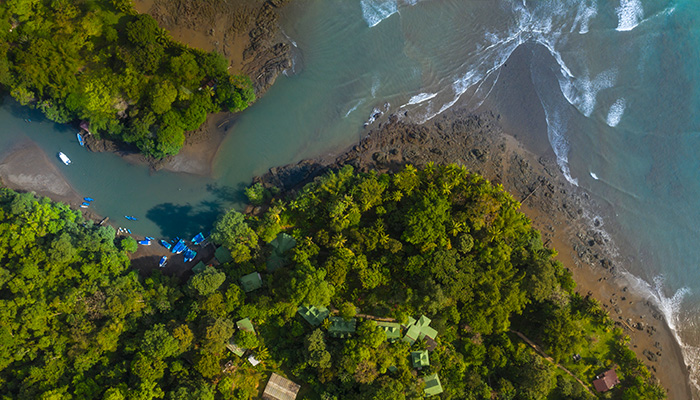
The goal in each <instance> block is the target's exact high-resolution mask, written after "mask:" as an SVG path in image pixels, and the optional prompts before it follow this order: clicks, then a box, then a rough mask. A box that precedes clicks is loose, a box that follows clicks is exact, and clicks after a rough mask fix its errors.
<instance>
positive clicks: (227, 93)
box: [0, 0, 255, 158]
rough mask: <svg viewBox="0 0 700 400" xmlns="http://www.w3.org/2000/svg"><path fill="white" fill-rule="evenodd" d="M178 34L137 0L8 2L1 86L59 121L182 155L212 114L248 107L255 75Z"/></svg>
mask: <svg viewBox="0 0 700 400" xmlns="http://www.w3.org/2000/svg"><path fill="white" fill-rule="evenodd" d="M227 68H228V61H227V60H226V59H225V58H224V57H223V56H222V55H221V54H218V53H215V52H211V53H208V52H204V51H201V50H197V49H193V48H190V47H187V46H185V45H183V44H181V43H178V42H176V41H174V40H173V39H172V38H171V37H170V36H169V35H168V33H167V32H166V31H165V30H163V29H161V28H159V27H158V24H157V23H156V21H155V20H154V19H153V18H152V17H151V16H149V15H145V14H137V13H136V11H135V10H134V8H133V2H132V1H131V0H109V1H108V0H105V1H94V0H7V1H3V2H0V87H2V88H4V89H5V90H6V91H8V92H9V93H10V94H11V95H12V97H14V98H15V99H16V100H17V101H18V102H19V103H20V104H22V105H25V106H30V107H34V108H37V109H39V110H41V111H42V112H43V113H44V115H46V117H47V118H49V119H51V120H52V121H56V122H59V123H68V122H72V121H87V122H88V123H89V129H90V131H91V132H92V133H93V134H95V135H96V136H97V137H98V138H107V139H113V140H117V141H121V142H126V143H130V144H133V145H134V146H136V147H138V149H139V150H140V151H141V152H143V153H144V154H146V155H149V156H153V157H157V158H162V157H165V156H167V155H171V154H176V153H177V152H178V151H179V149H180V148H181V147H182V145H183V143H184V140H185V132H186V131H192V130H195V129H197V128H198V127H199V126H201V125H202V124H203V123H204V121H205V119H206V116H207V114H208V113H213V112H217V111H220V110H227V111H238V110H243V109H245V108H246V107H247V106H248V105H249V104H250V103H252V102H253V101H254V100H255V94H254V92H253V89H252V83H251V81H250V78H249V77H247V76H244V75H231V74H229V72H228V70H227Z"/></svg>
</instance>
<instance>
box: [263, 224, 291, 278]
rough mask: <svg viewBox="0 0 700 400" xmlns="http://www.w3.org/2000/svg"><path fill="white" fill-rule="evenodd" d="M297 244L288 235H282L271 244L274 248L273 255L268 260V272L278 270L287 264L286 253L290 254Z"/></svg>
mask: <svg viewBox="0 0 700 400" xmlns="http://www.w3.org/2000/svg"><path fill="white" fill-rule="evenodd" d="M296 244H297V242H296V240H294V238H293V237H291V236H289V235H287V234H286V233H280V234H279V235H277V237H276V238H275V239H273V240H272V241H271V242H270V246H272V248H273V250H272V254H270V257H268V258H267V269H268V271H274V270H276V269H277V268H280V267H283V266H284V265H286V264H287V258H286V257H285V256H284V253H286V252H288V251H289V250H290V249H291V248H292V247H294V246H296Z"/></svg>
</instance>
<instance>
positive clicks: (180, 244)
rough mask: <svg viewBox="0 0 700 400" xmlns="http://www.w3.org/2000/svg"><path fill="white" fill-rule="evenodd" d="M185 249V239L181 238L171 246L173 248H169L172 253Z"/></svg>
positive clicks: (178, 252)
mask: <svg viewBox="0 0 700 400" xmlns="http://www.w3.org/2000/svg"><path fill="white" fill-rule="evenodd" d="M185 249H187V246H186V245H185V241H184V240H182V239H180V240H179V241H178V242H177V243H176V244H175V246H173V249H172V250H170V251H171V252H173V253H175V254H180V253H182V252H183V251H185Z"/></svg>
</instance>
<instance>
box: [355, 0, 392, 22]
mask: <svg viewBox="0 0 700 400" xmlns="http://www.w3.org/2000/svg"><path fill="white" fill-rule="evenodd" d="M360 5H361V6H362V17H363V18H364V20H365V22H367V26H369V27H370V28H371V27H373V26H377V25H378V24H379V23H380V22H382V21H384V20H385V19H387V18H389V17H390V16H392V15H393V14H396V13H397V12H398V11H399V8H398V5H397V4H396V0H362V1H360Z"/></svg>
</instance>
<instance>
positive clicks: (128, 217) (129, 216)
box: [124, 215, 138, 221]
mask: <svg viewBox="0 0 700 400" xmlns="http://www.w3.org/2000/svg"><path fill="white" fill-rule="evenodd" d="M124 218H126V219H128V220H129V221H138V218H136V217H132V216H131V215H125V216H124Z"/></svg>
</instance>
